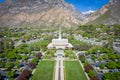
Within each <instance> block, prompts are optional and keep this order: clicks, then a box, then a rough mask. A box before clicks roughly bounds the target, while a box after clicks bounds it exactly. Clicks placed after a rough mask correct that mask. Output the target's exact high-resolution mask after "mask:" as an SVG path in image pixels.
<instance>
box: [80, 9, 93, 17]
mask: <svg viewBox="0 0 120 80" xmlns="http://www.w3.org/2000/svg"><path fill="white" fill-rule="evenodd" d="M94 12H95V11H94V10H89V11H86V12H82V14H83V15H84V16H85V17H86V18H87V17H89V16H91V15H92V14H93V13H94Z"/></svg>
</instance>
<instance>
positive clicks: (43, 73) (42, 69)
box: [31, 60, 55, 80]
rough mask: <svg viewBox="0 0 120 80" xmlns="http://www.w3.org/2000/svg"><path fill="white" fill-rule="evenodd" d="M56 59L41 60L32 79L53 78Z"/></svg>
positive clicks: (51, 79)
mask: <svg viewBox="0 0 120 80" xmlns="http://www.w3.org/2000/svg"><path fill="white" fill-rule="evenodd" d="M54 66H55V61H48V60H45V61H41V62H40V64H39V65H38V67H37V69H36V71H35V73H34V74H33V76H32V78H31V80H53V74H54Z"/></svg>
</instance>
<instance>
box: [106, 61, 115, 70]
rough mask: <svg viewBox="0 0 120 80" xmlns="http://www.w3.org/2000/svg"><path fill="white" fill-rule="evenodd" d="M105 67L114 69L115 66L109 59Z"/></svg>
mask: <svg viewBox="0 0 120 80" xmlns="http://www.w3.org/2000/svg"><path fill="white" fill-rule="evenodd" d="M107 67H108V68H109V69H115V68H116V63H115V62H113V61H110V62H108V63H107Z"/></svg>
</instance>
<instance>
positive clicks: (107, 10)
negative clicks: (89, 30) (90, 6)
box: [84, 0, 120, 25]
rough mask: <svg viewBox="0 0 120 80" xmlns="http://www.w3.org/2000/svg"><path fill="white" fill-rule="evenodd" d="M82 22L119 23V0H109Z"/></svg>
mask: <svg viewBox="0 0 120 80" xmlns="http://www.w3.org/2000/svg"><path fill="white" fill-rule="evenodd" d="M84 23H86V24H105V25H110V24H120V0H110V2H109V3H108V4H106V5H105V6H103V7H102V8H101V9H99V10H98V11H96V12H95V13H93V14H92V15H91V16H89V17H88V18H87V19H85V21H84Z"/></svg>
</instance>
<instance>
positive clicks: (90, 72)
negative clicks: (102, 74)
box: [88, 70, 95, 78]
mask: <svg viewBox="0 0 120 80" xmlns="http://www.w3.org/2000/svg"><path fill="white" fill-rule="evenodd" d="M88 75H89V77H90V78H92V77H94V76H95V72H94V71H93V70H90V71H89V73H88Z"/></svg>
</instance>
